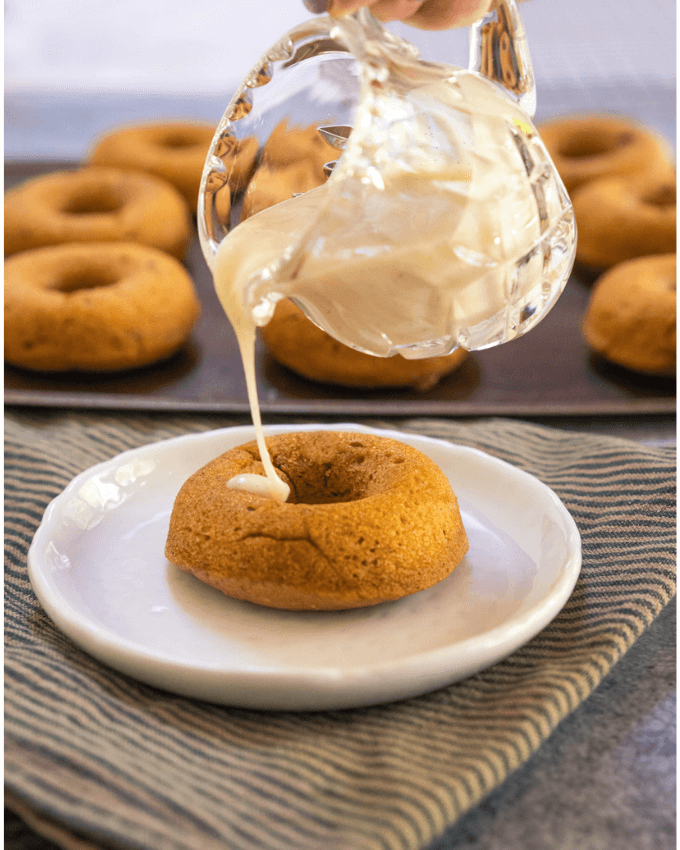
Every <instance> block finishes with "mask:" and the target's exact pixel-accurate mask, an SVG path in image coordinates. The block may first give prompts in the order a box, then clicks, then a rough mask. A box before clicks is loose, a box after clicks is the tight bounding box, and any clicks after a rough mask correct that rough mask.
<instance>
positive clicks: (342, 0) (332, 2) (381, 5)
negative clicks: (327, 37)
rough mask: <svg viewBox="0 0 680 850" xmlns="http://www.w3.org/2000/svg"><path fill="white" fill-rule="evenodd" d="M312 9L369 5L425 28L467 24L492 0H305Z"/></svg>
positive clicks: (340, 11)
mask: <svg viewBox="0 0 680 850" xmlns="http://www.w3.org/2000/svg"><path fill="white" fill-rule="evenodd" d="M303 2H304V4H305V6H306V7H307V8H308V9H309V11H310V12H315V13H316V14H319V13H321V12H328V13H329V14H330V15H333V16H335V17H339V16H341V15H346V14H348V13H350V12H355V11H356V10H357V9H360V8H361V7H362V6H368V7H369V8H370V10H371V12H372V13H373V14H374V15H375V16H376V18H379V19H380V20H381V21H404V22H405V23H407V24H410V25H411V26H413V27H417V28H418V29H424V30H445V29H452V28H453V27H466V26H470V24H473V23H474V22H475V21H477V20H479V18H481V17H482V16H483V15H485V14H486V13H487V12H488V11H489V9H490V8H491V3H492V0H303Z"/></svg>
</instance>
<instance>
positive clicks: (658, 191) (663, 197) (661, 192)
mask: <svg viewBox="0 0 680 850" xmlns="http://www.w3.org/2000/svg"><path fill="white" fill-rule="evenodd" d="M676 194H677V193H676V189H675V186H674V185H673V184H672V183H664V184H663V185H661V186H656V187H655V188H654V189H653V190H652V191H651V192H648V193H647V194H645V195H643V196H642V202H643V203H645V204H649V205H650V206H653V207H659V208H661V209H663V208H665V207H674V206H675V205H676V202H677V197H676Z"/></svg>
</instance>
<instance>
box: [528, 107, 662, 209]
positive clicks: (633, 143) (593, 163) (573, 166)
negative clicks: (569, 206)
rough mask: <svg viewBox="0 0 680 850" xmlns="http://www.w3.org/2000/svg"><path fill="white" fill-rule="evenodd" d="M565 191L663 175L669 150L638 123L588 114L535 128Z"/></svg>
mask: <svg viewBox="0 0 680 850" xmlns="http://www.w3.org/2000/svg"><path fill="white" fill-rule="evenodd" d="M538 131H539V134H540V136H541V138H542V139H543V143H544V144H545V146H546V148H547V149H548V153H549V154H550V156H551V158H552V160H553V162H554V164H555V167H556V168H557V171H558V173H559V175H560V177H561V178H562V182H563V183H564V185H565V187H566V189H567V191H568V192H570V193H571V192H572V191H573V190H574V189H576V188H578V187H579V186H582V185H583V184H584V183H588V182H589V181H591V180H596V179H598V178H599V177H613V176H630V175H633V174H638V173H642V172H648V173H654V172H656V171H658V170H662V171H667V170H668V168H669V166H670V165H671V163H672V161H673V156H672V152H671V148H670V146H669V145H668V143H667V142H666V141H665V139H663V138H662V137H661V136H660V135H658V134H657V133H655V132H654V131H653V130H651V129H649V128H648V127H645V126H644V125H643V124H641V123H640V122H638V121H633V120H632V119H630V118H626V117H623V116H616V115H604V114H593V113H586V114H582V115H571V116H567V117H564V118H556V119H554V120H552V121H547V122H545V123H544V124H541V125H539V127H538Z"/></svg>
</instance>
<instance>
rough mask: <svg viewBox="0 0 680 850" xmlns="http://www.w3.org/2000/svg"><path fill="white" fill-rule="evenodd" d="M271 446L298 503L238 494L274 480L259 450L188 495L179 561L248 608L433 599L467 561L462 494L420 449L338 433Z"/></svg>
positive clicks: (180, 503) (177, 533) (195, 484)
mask: <svg viewBox="0 0 680 850" xmlns="http://www.w3.org/2000/svg"><path fill="white" fill-rule="evenodd" d="M267 447H268V449H269V451H270V453H271V456H272V462H273V463H274V466H275V467H276V468H277V469H278V470H279V471H280V473H281V477H282V478H283V479H284V480H285V481H286V482H287V483H288V484H289V485H290V486H291V496H290V498H289V501H288V502H286V503H285V504H282V503H280V502H275V501H273V500H271V499H268V498H266V497H264V496H257V495H253V494H250V493H244V492H242V491H238V490H231V489H228V488H227V486H226V483H227V481H228V480H229V479H230V478H232V477H233V476H235V475H238V474H242V473H247V472H253V473H256V474H262V473H263V467H262V464H261V462H260V459H259V452H258V450H257V445H256V443H255V442H252V443H248V444H246V445H243V446H239V447H238V448H234V449H231V450H230V451H228V452H225V453H224V454H223V455H221V456H220V457H218V458H216V459H215V460H213V461H211V462H210V463H208V464H207V465H206V466H204V467H203V468H202V469H200V470H199V471H198V472H196V473H195V474H194V475H193V476H191V477H190V478H189V479H188V480H187V481H186V482H185V484H184V485H183V486H182V488H181V490H180V492H179V494H178V495H177V498H176V500H175V504H174V507H173V511H172V516H171V519H170V528H169V532H168V538H167V543H166V549H165V554H166V557H167V558H168V560H170V561H171V562H172V563H173V564H175V565H176V566H178V567H179V568H180V569H182V570H185V571H187V572H191V573H194V574H195V575H196V576H197V577H198V578H200V579H201V580H202V581H205V582H207V583H208V584H211V585H213V586H214V587H217V588H218V589H220V590H222V591H223V592H225V593H226V594H227V595H229V596H233V597H235V598H238V599H245V600H248V601H251V602H256V603H258V604H260V605H266V606H269V607H276V608H279V607H280V608H288V609H295V610H334V609H342V608H356V607H363V606H366V605H375V604H377V603H379V602H385V601H388V600H393V599H398V598H400V597H402V596H405V595H407V594H411V593H415V592H417V591H419V590H423V589H424V588H426V587H430V586H431V585H433V584H435V583H437V582H438V581H441V580H442V579H444V578H446V577H447V576H448V575H449V574H450V573H451V571H452V570H453V569H454V568H455V567H456V566H457V565H458V564H459V563H460V561H461V560H462V558H463V556H464V555H465V552H466V551H467V549H468V541H467V536H466V534H465V529H464V528H463V525H462V521H461V518H460V513H459V510H458V503H457V501H456V497H455V495H454V493H453V491H452V490H451V486H450V484H449V482H448V480H447V478H446V476H445V475H444V473H443V472H442V471H441V470H440V469H439V468H438V467H437V466H436V464H434V462H433V461H431V460H430V459H429V458H428V457H426V456H425V455H423V454H422V453H421V452H419V451H417V450H416V449H414V448H412V447H410V446H408V445H406V444H404V443H401V442H398V441H396V440H392V439H390V438H387V437H379V436H376V435H371V434H360V433H356V434H354V433H346V432H337V431H316V432H297V433H291V434H281V435H278V436H275V437H270V438H268V439H267Z"/></svg>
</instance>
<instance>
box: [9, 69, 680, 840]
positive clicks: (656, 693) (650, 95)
mask: <svg viewBox="0 0 680 850" xmlns="http://www.w3.org/2000/svg"><path fill="white" fill-rule="evenodd" d="M624 95H625V97H624ZM633 95H634V96H633V98H632V102H633V103H635V104H636V113H637V117H638V118H640V119H641V120H644V121H646V122H647V123H650V124H651V125H652V126H656V127H657V129H659V130H661V131H662V132H664V133H665V134H666V135H667V136H668V137H669V138H671V139H674V137H675V91H674V88H673V87H672V86H668V85H661V84H648V83H644V84H640V86H639V87H638V89H637V90H635V91H634V92H633ZM539 97H540V98H542V100H541V102H542V103H543V104H544V105H543V107H542V109H541V114H542V117H549V116H550V115H552V114H556V113H557V112H560V111H569V110H570V109H574V110H575V109H604V108H609V109H612V110H613V111H617V110H618V111H622V112H626V108H625V107H626V104H627V103H630V102H631V90H630V88H629V89H628V91H627V92H625V93H622V92H621V91H619V89H618V87H617V86H616V85H614V84H612V86H611V87H610V88H607V86H602V85H600V86H599V88H598V89H597V90H595V89H593V90H589V89H584V88H582V87H581V88H578V89H569V88H568V87H560V88H559V89H553V88H550V87H547V88H545V89H544V90H543V92H542V94H541V90H540V89H539ZM226 100H227V98H226V97H225V99H224V100H218V99H215V98H200V97H191V98H185V99H178V98H176V97H175V98H172V99H166V100H163V99H159V98H158V97H157V96H156V97H151V96H149V97H145V96H142V95H138V96H135V97H130V96H125V95H122V94H121V95H118V96H116V95H111V96H109V95H106V96H104V95H101V96H95V97H89V98H88V99H85V100H84V99H83V98H82V96H80V97H79V96H77V95H74V94H63V95H56V94H41V93H35V94H27V93H24V94H21V95H18V94H9V95H8V96H7V97H6V101H5V110H6V123H5V153H6V157H8V158H11V159H16V158H21V159H26V158H48V157H49V158H52V157H57V158H59V157H62V158H65V159H74V158H79V157H81V156H82V155H83V154H84V152H85V151H86V149H87V147H88V145H89V143H90V140H91V139H92V138H93V137H94V135H96V134H97V133H98V132H101V131H103V130H105V129H108V128H109V127H111V126H114V125H115V124H119V123H121V122H123V121H134V120H143V119H153V118H160V117H166V118H169V117H173V116H174V117H180V116H181V117H183V118H186V117H194V118H198V119H207V120H215V121H217V120H218V119H219V117H220V115H221V112H222V110H223V108H224V106H225V105H226ZM536 421H542V422H543V424H548V425H551V426H553V427H558V428H567V429H569V430H572V431H573V430H577V431H578V430H581V431H588V432H591V433H592V432H599V433H603V434H610V435H612V436H619V437H624V438H628V439H633V440H636V441H639V442H643V443H646V444H650V445H668V444H672V445H675V443H676V426H675V419H674V417H672V416H655V417H651V416H650V417H647V418H645V419H644V420H640V419H637V418H635V417H631V416H624V417H617V418H603V417H599V418H595V419H593V418H590V419H585V418H583V419H582V418H572V419H557V418H550V419H544V420H536ZM675 612H676V605H675V601H673V602H672V603H671V604H670V605H669V606H667V608H666V609H665V610H664V611H663V612H662V614H661V615H660V616H659V617H658V618H657V620H656V621H655V622H654V623H653V624H652V625H651V626H650V628H649V629H648V630H647V631H646V632H645V633H644V634H643V635H642V636H641V638H640V639H639V640H638V641H637V643H636V644H635V645H634V646H633V648H632V649H631V650H630V651H629V652H628V653H627V655H626V656H625V657H624V658H623V659H622V660H621V661H620V662H619V663H618V664H617V665H616V666H615V667H614V669H613V670H612V671H611V673H610V674H609V675H608V676H607V677H606V678H605V680H603V682H602V683H601V684H600V685H599V687H598V688H597V689H596V690H595V692H594V693H593V694H591V696H590V697H589V698H588V699H587V700H586V701H585V702H584V703H583V704H582V705H581V706H580V707H579V708H578V709H577V710H576V711H575V712H573V713H572V714H571V715H570V716H569V717H567V718H566V719H565V720H564V721H563V722H562V723H561V724H560V726H559V727H558V728H557V729H556V731H555V732H554V733H553V735H552V736H551V737H550V738H549V739H548V740H547V741H546V742H545V743H544V744H543V745H542V747H541V748H540V749H539V750H538V752H537V753H535V754H534V756H533V757H532V758H531V759H530V760H529V761H528V762H527V763H526V764H524V765H523V766H522V767H521V768H520V769H518V770H517V771H516V772H515V773H514V774H513V775H511V776H510V777H509V778H508V779H507V780H506V781H505V782H504V783H503V784H502V785H501V786H500V787H499V788H497V789H496V790H495V791H494V792H493V793H492V794H490V795H489V797H488V798H487V799H486V800H485V801H484V802H483V803H481V804H480V805H479V806H477V807H476V808H474V809H473V810H472V811H470V812H469V813H468V814H466V815H465V816H464V817H463V818H461V819H460V820H459V821H458V823H457V824H456V825H455V826H454V827H453V828H451V829H450V830H448V831H447V833H446V834H445V835H443V836H442V837H441V838H440V839H438V840H437V841H436V842H434V843H432V844H431V845H430V846H429V847H428V848H427V850H449V848H472V847H474V848H475V850H520V848H521V850H574V848H583V850H619V848H620V850H648V848H649V850H652V848H654V850H670V848H674V847H675V846H676V841H675V835H676V817H675V811H676V809H675V806H676V789H675V764H676V761H675V740H676V738H675V721H676V637H675V635H676V618H675ZM5 846H6V847H7V848H8V850H54V847H55V845H53V844H52V843H51V842H49V841H47V840H46V839H43V838H42V837H40V836H38V835H36V834H35V833H34V832H32V831H31V830H30V829H29V828H28V827H27V826H25V824H23V823H22V822H21V821H20V820H19V819H18V818H17V817H16V816H14V815H13V814H12V813H7V817H6V825H5ZM291 850H294V848H291Z"/></svg>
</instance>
